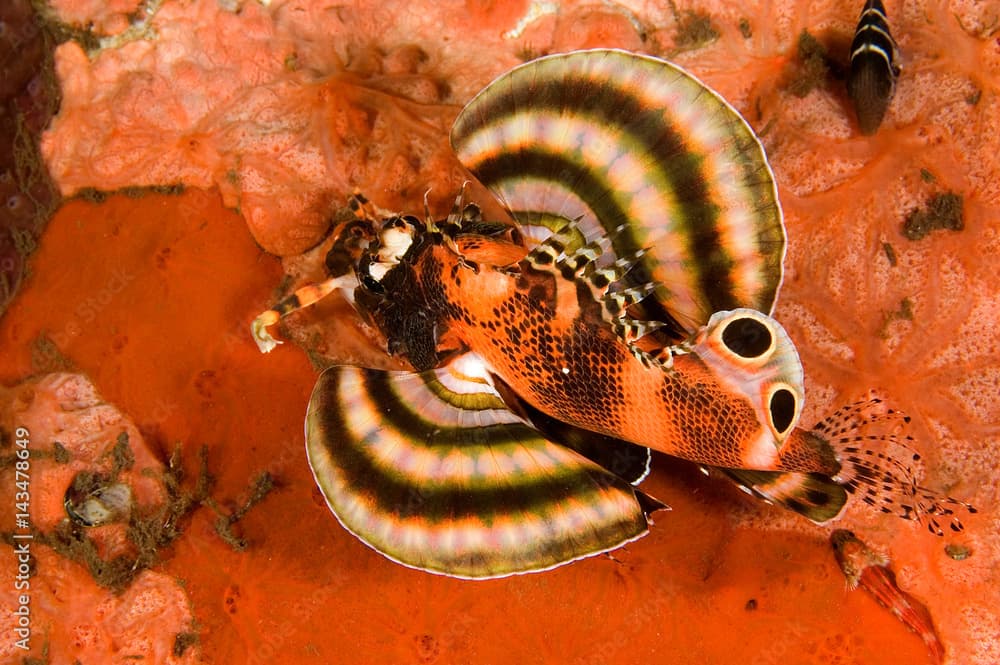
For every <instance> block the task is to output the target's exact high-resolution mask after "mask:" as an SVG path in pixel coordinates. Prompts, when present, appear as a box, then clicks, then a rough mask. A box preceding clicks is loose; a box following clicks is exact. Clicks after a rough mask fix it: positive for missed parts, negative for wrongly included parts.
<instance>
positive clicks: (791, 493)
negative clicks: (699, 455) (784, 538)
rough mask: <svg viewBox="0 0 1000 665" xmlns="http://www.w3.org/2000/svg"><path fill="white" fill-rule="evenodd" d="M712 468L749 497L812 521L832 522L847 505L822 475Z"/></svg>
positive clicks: (842, 493) (844, 493)
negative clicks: (767, 502)
mask: <svg viewBox="0 0 1000 665" xmlns="http://www.w3.org/2000/svg"><path fill="white" fill-rule="evenodd" d="M713 468H716V469H718V470H719V471H721V472H722V473H723V474H725V475H726V476H728V477H729V479H730V480H732V481H733V482H735V483H736V484H737V485H738V486H739V487H740V489H742V490H744V491H745V492H748V493H749V494H750V495H751V496H755V497H757V498H759V499H764V500H765V501H769V502H771V503H776V504H778V505H779V506H782V507H784V508H787V509H789V510H792V511H794V512H796V513H799V514H800V515H803V516H805V517H807V518H809V519H811V520H812V521H813V522H819V523H822V522H827V521H829V520H832V519H833V518H834V517H836V516H837V515H839V514H840V511H841V510H843V508H844V505H845V504H846V503H847V491H846V490H845V489H844V488H843V486H841V485H840V483H837V482H835V481H833V480H832V479H830V478H829V477H827V476H824V475H823V474H821V473H799V472H785V471H748V470H745V469H724V468H721V467H713Z"/></svg>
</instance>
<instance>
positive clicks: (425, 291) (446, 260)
mask: <svg viewBox="0 0 1000 665" xmlns="http://www.w3.org/2000/svg"><path fill="white" fill-rule="evenodd" d="M459 240H460V244H459V246H458V251H459V252H461V254H462V256H461V257H460V256H459V255H458V254H456V253H455V251H453V250H452V249H451V248H449V247H447V246H445V245H443V244H430V243H427V244H421V243H426V242H427V241H426V240H418V244H417V246H416V247H415V249H414V250H412V251H411V253H410V255H409V256H408V257H407V260H406V261H405V262H404V264H403V265H401V266H399V267H397V268H395V269H394V270H393V272H396V271H406V272H407V274H408V275H410V276H409V277H408V278H407V279H406V280H405V285H404V283H400V282H398V281H397V280H395V279H388V280H387V281H386V282H385V289H386V294H385V297H384V299H383V300H381V306H382V308H383V309H382V310H381V313H375V315H374V318H375V320H376V323H377V324H378V325H379V327H380V328H382V330H383V332H384V333H385V335H386V337H387V339H388V340H389V347H390V351H394V352H400V353H403V354H406V355H407V356H408V359H409V360H410V362H412V363H413V365H414V366H415V367H417V369H429V368H431V367H433V366H434V365H436V364H438V363H439V362H441V360H442V359H443V357H444V356H445V355H446V353H447V352H454V351H465V350H471V351H474V352H476V353H478V354H479V355H480V356H481V357H482V358H483V359H484V360H485V362H486V364H487V366H488V367H489V369H490V371H491V372H492V373H493V374H494V375H495V376H496V377H497V378H499V379H500V380H501V381H502V382H503V383H505V384H506V385H507V386H509V388H510V389H511V390H512V391H513V392H514V393H515V394H517V395H518V396H519V397H520V398H521V399H524V400H525V401H526V402H528V403H529V404H530V405H531V406H533V407H535V408H536V409H538V410H540V411H542V412H543V413H546V414H548V415H550V416H552V417H554V418H557V419H559V420H561V421H563V422H567V423H570V424H572V425H576V426H578V427H582V428H585V429H588V430H591V431H596V432H600V433H603V434H607V435H610V436H614V437H617V438H620V439H624V440H626V441H631V442H633V443H636V444H639V445H642V446H646V447H649V448H652V449H654V450H658V451H660V452H664V453H667V454H669V455H674V456H677V457H682V458H685V459H688V460H691V461H694V462H698V463H702V464H710V465H713V466H723V467H731V468H754V469H761V470H781V471H806V472H812V471H816V472H821V473H826V474H834V473H836V472H837V470H838V469H839V464H838V463H837V462H836V460H835V458H834V456H833V453H832V451H831V450H830V448H829V446H828V445H827V444H826V442H825V441H823V440H821V439H819V438H818V437H816V436H814V435H812V434H809V433H807V432H804V431H802V430H796V431H795V432H794V433H793V434H792V435H790V436H789V438H788V439H787V441H786V442H785V444H784V446H783V447H782V450H781V452H780V454H778V453H777V452H776V453H775V455H774V458H773V462H772V463H771V464H766V465H765V464H761V462H760V461H757V462H755V463H753V464H752V465H751V464H749V463H748V461H747V460H748V457H749V456H750V454H751V452H752V449H753V448H754V447H755V446H761V445H763V446H772V445H774V446H775V447H776V444H774V443H773V439H770V438H769V434H768V433H767V429H766V426H765V425H764V424H762V423H761V422H759V421H758V419H757V417H756V415H755V412H754V409H753V406H752V404H751V403H750V401H749V399H748V398H747V397H746V396H745V395H740V394H735V393H733V392H732V391H731V390H728V389H727V388H726V387H725V386H724V385H722V384H721V383H720V382H719V380H718V379H717V378H716V376H715V374H714V373H713V369H712V368H711V367H709V366H708V365H706V363H705V362H703V361H702V360H701V359H700V358H699V357H698V356H697V355H695V354H694V353H688V354H684V355H678V356H676V357H675V358H674V365H673V369H672V370H669V371H664V370H663V369H660V368H659V367H655V366H654V367H650V366H647V365H645V364H644V363H643V362H642V361H640V360H639V359H638V358H636V357H635V356H634V355H633V354H632V352H631V351H630V350H629V348H628V347H627V346H626V345H625V344H624V343H623V342H622V341H621V340H620V339H619V338H618V337H616V336H615V334H614V332H613V331H612V330H611V329H610V327H609V326H608V325H607V324H606V323H604V322H603V321H602V319H601V318H600V311H599V309H598V304H597V303H596V302H595V301H594V300H593V296H592V295H591V293H590V291H589V289H588V288H587V286H586V285H582V284H579V285H578V284H577V283H576V282H574V281H571V280H569V279H564V278H562V277H559V276H557V275H555V274H554V273H549V272H543V271H539V270H536V269H534V268H532V267H531V266H530V265H529V264H528V263H527V262H520V263H517V264H515V259H516V258H518V257H519V256H523V255H524V254H525V252H526V250H525V249H524V248H523V247H520V246H517V245H512V244H511V243H510V242H508V241H507V240H493V239H487V238H481V237H472V238H468V237H463V238H460V239H459ZM498 259H504V260H505V262H504V261H498ZM394 301H396V302H394ZM390 312H391V313H390ZM414 320H418V321H423V322H424V324H423V325H422V326H420V327H416V328H415V327H412V325H413V324H412V323H410V322H412V321H414ZM431 336H433V339H432V338H431ZM431 347H433V352H431ZM756 459H757V460H759V459H760V458H759V456H758V457H756Z"/></svg>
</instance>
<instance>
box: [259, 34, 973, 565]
mask: <svg viewBox="0 0 1000 665" xmlns="http://www.w3.org/2000/svg"><path fill="white" fill-rule="evenodd" d="M451 141H452V146H453V148H454V150H455V152H456V154H457V155H458V156H459V158H460V159H461V161H462V163H463V164H464V165H465V166H466V167H467V168H468V169H469V171H470V172H471V173H472V174H473V175H474V176H475V177H476V178H477V179H478V180H479V181H480V182H482V183H483V184H484V185H485V186H486V187H487V188H488V189H489V190H490V191H491V192H492V193H493V194H494V195H495V196H496V197H497V198H498V199H499V200H500V201H501V202H502V203H503V205H504V206H505V207H506V208H507V210H508V211H509V212H510V215H511V220H513V221H511V220H504V221H502V222H494V221H489V220H485V219H483V217H482V215H481V213H480V211H479V209H478V207H477V206H475V205H474V204H466V203H465V201H464V197H463V194H461V193H460V194H459V196H458V198H457V199H456V202H455V206H454V208H453V210H452V212H451V214H450V215H448V217H447V218H446V219H444V220H433V219H431V218H430V216H429V215H428V216H427V218H426V219H424V220H420V219H418V218H417V217H414V216H409V215H398V214H393V213H389V212H386V211H381V210H378V209H377V208H375V207H374V206H373V205H371V204H369V203H368V202H367V201H366V200H365V199H363V198H361V197H355V198H354V199H352V202H351V203H352V208H353V209H354V211H355V214H356V219H355V220H352V221H350V222H345V223H344V224H343V225H342V226H341V228H339V229H336V230H335V232H334V234H335V237H336V238H337V240H336V242H335V244H334V246H333V248H332V249H331V251H330V255H329V256H328V265H329V266H330V267H331V269H332V271H333V276H332V277H331V279H330V280H328V281H327V282H326V283H324V284H321V285H310V286H307V287H303V288H302V289H300V290H299V291H297V292H296V293H294V294H292V295H291V296H289V298H287V299H286V300H284V301H282V302H280V303H278V304H277V305H276V306H275V307H274V308H272V309H271V310H268V311H267V312H264V313H263V314H261V316H260V317H258V319H257V320H256V321H255V322H254V324H253V331H254V337H255V339H257V341H258V343H259V344H260V346H261V349H262V350H269V349H270V348H272V347H273V345H274V344H275V343H277V341H276V340H274V339H273V338H272V337H271V336H270V335H269V334H268V333H267V331H266V328H267V326H269V325H271V324H273V323H275V322H276V321H277V320H278V319H279V318H280V317H281V316H283V315H284V314H287V313H288V312H290V311H293V310H294V309H296V308H299V307H303V306H306V305H308V304H310V303H311V302H314V301H315V300H317V299H318V298H320V297H323V296H324V295H325V294H326V293H329V292H330V291H332V290H334V289H338V290H340V291H342V292H343V293H344V294H345V295H346V296H347V297H348V298H349V299H350V300H351V301H352V302H353V303H354V305H355V307H356V308H357V310H358V311H359V312H360V313H361V315H362V316H363V317H364V318H365V319H366V320H367V321H368V322H369V323H371V324H372V325H373V326H374V327H375V328H376V329H377V330H378V331H379V332H380V333H381V334H382V335H383V336H384V338H385V340H386V346H387V350H388V352H389V353H391V354H394V355H398V356H402V357H404V358H405V359H406V360H408V361H409V363H410V364H411V365H412V366H413V367H414V369H415V371H413V372H388V371H381V370H372V369H362V368H355V367H347V366H334V367H331V368H329V369H327V370H326V371H325V372H324V373H323V374H322V375H321V377H320V379H319V381H318V383H317V385H316V388H315V389H314V391H313V395H312V398H311V400H310V405H309V411H308V415H307V418H306V443H307V451H308V455H309V462H310V465H311V466H312V469H313V472H314V475H315V477H316V481H317V482H318V484H319V486H320V488H321V489H322V491H323V493H324V495H325V496H326V499H327V502H328V503H329V505H330V507H331V509H332V510H333V512H334V514H335V515H336V516H337V518H338V519H339V520H340V522H341V523H342V524H343V525H344V527H345V528H346V529H348V530H349V531H351V532H352V533H354V534H355V535H357V536H358V537H359V538H360V539H361V540H363V541H364V542H365V543H367V544H368V545H370V546H371V547H373V548H374V549H376V550H377V551H379V552H381V553H382V554H384V555H385V556H387V557H389V558H391V559H393V560H395V561H398V562H401V563H403V564H405V565H408V566H412V567H415V568H419V569H421V570H427V571H431V572H435V573H441V574H447V575H451V576H455V577H462V578H474V579H482V578H489V577H500V576H504V575H510V574H514V573H523V572H530V571H536V570H545V569H548V568H551V567H553V566H557V565H560V564H563V563H566V562H568V561H573V560H575V559H579V558H581V557H585V556H591V555H593V554H596V553H598V552H604V551H608V550H611V549H614V548H616V547H619V546H621V545H622V544H623V543H627V542H629V541H631V540H634V539H636V538H639V537H641V536H642V535H644V534H645V533H646V532H647V530H648V525H649V516H650V514H651V513H653V512H654V511H656V510H661V509H664V508H665V507H666V506H665V505H664V504H663V503H662V502H660V501H658V500H657V499H655V498H653V497H651V496H648V495H647V494H645V493H644V492H642V491H640V490H639V489H638V488H637V487H636V485H637V484H638V483H639V482H640V481H641V480H642V479H643V478H645V476H646V475H647V474H648V472H649V460H650V451H651V450H657V451H660V452H662V453H667V454H670V455H675V456H678V457H682V458H685V459H688V460H691V461H694V462H696V463H698V464H700V465H703V467H704V468H706V469H707V468H712V469H717V470H719V471H720V472H721V473H723V474H724V475H726V476H728V477H730V478H731V479H732V480H734V481H736V482H737V483H739V484H740V486H741V487H743V488H744V489H746V490H747V491H748V492H750V493H752V494H755V495H757V496H759V497H761V498H763V499H765V500H768V501H772V502H776V503H779V504H781V505H783V506H785V507H787V508H789V509H791V510H795V511H797V512H799V513H801V514H803V515H805V516H807V517H809V518H810V519H813V520H815V521H818V522H822V521H826V520H829V519H831V518H833V517H835V516H836V515H837V514H839V512H840V511H841V509H842V508H843V506H844V504H845V502H846V500H847V496H848V495H849V494H852V493H854V494H857V495H858V496H859V497H860V498H861V500H862V501H864V502H866V503H870V504H871V505H873V506H875V507H876V508H878V509H881V510H882V511H884V512H898V513H900V514H903V515H904V516H906V517H909V518H911V519H927V521H928V524H929V526H930V527H931V529H932V530H934V531H937V532H940V527H939V526H938V523H937V521H936V519H935V517H934V516H935V515H938V516H941V515H943V516H949V517H950V516H952V515H953V513H954V507H955V506H956V505H959V504H958V502H956V501H954V500H953V499H948V498H942V497H937V496H936V495H934V494H932V493H930V492H927V491H926V490H923V489H921V488H919V487H917V485H916V484H915V483H914V482H913V476H914V470H913V469H912V468H911V466H912V464H913V461H912V453H910V452H909V451H908V450H907V449H906V448H905V444H904V443H903V442H901V441H897V440H896V435H895V433H894V432H893V430H894V429H895V427H896V425H898V424H899V423H900V417H899V416H898V414H895V413H893V412H892V411H888V410H886V409H885V408H884V407H882V405H881V404H880V403H879V402H878V401H872V402H867V403H862V404H857V405H852V406H850V407H846V408H844V409H841V410H840V411H838V412H836V413H834V414H833V415H832V416H831V417H830V418H828V419H826V420H825V421H823V422H822V423H820V424H819V425H817V427H815V428H813V429H812V430H806V429H803V428H800V427H798V426H797V424H798V420H799V416H800V414H801V411H802V404H803V400H804V388H803V374H802V367H801V364H800V362H799V357H798V354H797V352H796V350H795V347H794V346H793V344H792V342H791V340H790V338H789V337H788V335H787V333H786V332H785V331H784V330H783V329H782V327H781V325H780V324H779V323H778V322H777V321H775V320H774V319H773V318H771V317H770V315H769V313H770V312H771V309H772V307H773V305H774V302H775V298H776V297H777V292H778V288H779V286H780V283H781V271H782V261H783V258H784V252H785V232H784V226H783V222H782V217H781V210H780V207H779V205H778V199H777V192H776V188H775V184H774V179H773V177H772V173H771V170H770V168H769V166H768V164H767V160H766V158H765V156H764V152H763V149H762V147H761V145H760V143H759V142H758V141H757V139H756V137H755V136H754V134H753V132H752V130H751V129H750V127H749V126H748V125H747V124H746V122H745V121H744V120H743V119H742V118H741V117H740V116H739V114H738V113H737V112H736V111H735V110H734V109H733V108H732V107H730V106H729V105H728V104H727V103H726V102H725V101H723V100H722V99H721V98H720V97H719V96H718V95H717V94H716V93H714V92H713V91H712V90H710V89H708V88H707V87H705V86H704V85H703V84H702V83H700V82H699V81H698V80H696V79H695V78H694V77H692V76H691V75H690V74H688V73H686V72H684V71H683V70H681V69H680V68H678V67H676V66H674V65H672V64H670V63H667V62H665V61H663V60H660V59H657V58H652V57H647V56H641V55H635V54H631V53H626V52H624V51H617V50H594V51H580V52H574V53H567V54H562V55H555V56H550V57H546V58H542V59H539V60H535V61H532V62H530V63H527V64H525V65H522V66H520V67H518V68H516V69H514V70H512V71H511V72H509V73H507V74H505V75H503V76H501V77H500V78H498V79H497V80H496V81H494V82H493V83H491V84H490V85H489V86H487V87H486V89H484V90H483V91H482V92H481V93H480V94H479V95H477V96H476V97H475V98H474V99H473V100H472V101H471V102H470V103H469V104H468V105H467V106H466V107H465V109H464V110H463V111H462V112H461V113H460V114H459V116H458V118H457V119H456V121H455V124H454V126H453V129H452V134H451ZM347 265H352V266H353V270H348V269H347V268H346V267H345V266H347ZM880 426H884V429H885V431H874V430H873V428H876V429H877V428H878V427H880ZM889 445H893V446H896V448H897V450H895V451H892V452H891V454H890V453H886V452H885V447H887V446H889ZM876 446H882V448H877V447H876ZM952 528H955V529H960V528H961V525H960V523H959V522H958V521H957V520H954V521H953V522H952Z"/></svg>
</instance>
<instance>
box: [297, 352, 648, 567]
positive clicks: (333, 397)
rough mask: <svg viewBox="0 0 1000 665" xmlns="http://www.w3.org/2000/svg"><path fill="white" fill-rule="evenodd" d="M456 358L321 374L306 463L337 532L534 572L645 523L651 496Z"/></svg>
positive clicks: (458, 562) (642, 529)
mask: <svg viewBox="0 0 1000 665" xmlns="http://www.w3.org/2000/svg"><path fill="white" fill-rule="evenodd" d="M466 358H467V356H460V357H459V358H458V359H456V361H454V362H452V363H451V364H450V365H449V366H448V367H445V368H441V369H436V370H430V371H425V372H422V373H408V372H385V371H378V370H367V369H361V368H355V367H340V366H335V367H331V368H329V369H328V370H326V371H325V372H324V373H323V374H322V375H321V376H320V378H319V380H318V382H317V384H316V387H315V389H314V390H313V395H312V397H311V399H310V403H309V412H308V416H307V419H306V445H307V452H308V455H309V464H310V466H311V468H312V470H313V474H314V476H315V477H316V481H317V483H318V484H319V487H320V489H321V490H322V492H323V494H324V496H325V497H326V500H327V503H328V504H329V506H330V508H331V510H332V511H333V513H334V514H335V515H336V517H337V519H338V520H339V521H340V523H341V524H342V525H343V526H344V527H345V528H346V529H347V530H348V531H350V532H351V533H353V534H354V535H356V536H357V537H358V538H359V539H361V540H362V541H363V542H364V543H366V544H367V545H369V546H370V547H372V548H373V549H375V550H377V551H378V552H380V553H382V554H383V555H385V556H386V557H388V558H390V559H392V560H394V561H397V562H399V563H402V564H404V565H407V566H410V567H413V568H418V569H421V570H426V571H428V572H433V573H439V574H443V575H449V576H453V577H461V578H471V579H485V578H493V577H503V576H506V575H512V574H517V573H526V572H532V571H537V570H546V569H548V568H552V567H554V566H558V565H561V564H564V563H567V562H569V561H573V560H575V559H579V558H582V557H586V556H591V555H593V554H598V553H601V552H606V551H609V550H612V549H615V548H617V547H619V546H621V545H623V544H624V543H627V542H630V541H632V540H635V539H636V538H640V537H642V536H643V535H645V533H646V532H647V530H648V520H647V518H646V516H647V514H648V512H649V511H652V510H656V509H658V508H660V507H661V506H662V504H660V503H659V502H657V501H656V500H655V499H652V498H651V497H646V496H644V495H642V494H641V493H640V492H638V491H637V490H636V489H635V488H633V487H632V486H631V485H630V484H629V483H628V482H626V481H624V480H622V479H621V478H619V477H618V476H616V475H614V474H612V473H610V472H608V471H607V470H605V469H603V468H601V467H600V466H598V465H597V464H595V463H593V462H591V461H590V460H588V459H586V458H585V457H583V456H582V455H580V454H579V453H577V452H574V451H573V450H571V449H569V448H567V447H565V446H562V445H559V444H556V443H554V442H553V441H551V440H549V439H547V438H546V437H544V436H543V435H542V434H540V433H539V432H538V431H537V430H535V429H534V428H532V427H530V426H529V425H527V424H525V423H524V422H523V421H522V420H521V419H520V418H518V417H517V416H516V415H515V414H514V413H512V412H511V411H510V410H509V409H507V407H506V406H505V404H504V402H503V400H501V398H500V396H499V395H498V394H497V393H496V392H495V391H494V390H493V389H492V388H491V387H490V385H489V384H488V382H486V381H485V380H484V379H483V378H482V377H481V376H480V375H478V374H477V373H475V372H472V373H470V371H469V369H468V368H469V367H471V366H473V365H474V364H475V363H470V362H464V364H463V359H466ZM479 366H480V367H481V364H479Z"/></svg>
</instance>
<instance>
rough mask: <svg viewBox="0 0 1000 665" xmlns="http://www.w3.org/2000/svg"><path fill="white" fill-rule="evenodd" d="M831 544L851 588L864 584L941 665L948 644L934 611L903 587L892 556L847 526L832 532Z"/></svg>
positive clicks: (864, 587) (862, 586) (863, 587)
mask: <svg viewBox="0 0 1000 665" xmlns="http://www.w3.org/2000/svg"><path fill="white" fill-rule="evenodd" d="M830 544H831V545H833V553H834V556H835V557H836V558H837V563H838V564H839V565H840V569H841V570H842V571H843V572H844V576H845V577H846V578H847V586H848V588H849V589H857V588H858V587H859V586H860V587H861V588H862V589H864V590H865V591H867V592H868V593H870V594H871V595H872V596H873V597H874V598H875V600H877V601H878V602H879V604H880V605H882V606H883V607H885V608H887V609H888V610H889V611H890V612H892V613H893V614H894V615H895V616H896V618H897V619H899V620H900V621H902V622H903V625H905V626H906V627H907V628H909V629H910V630H912V631H913V632H915V633H916V634H917V635H919V636H920V639H922V640H923V641H924V644H925V645H927V650H928V651H929V652H930V654H931V657H932V658H933V659H934V663H937V664H940V663H941V662H942V661H943V660H944V645H943V644H941V640H940V638H938V634H937V631H936V630H935V629H934V622H933V620H932V619H931V613H930V612H929V611H928V610H927V608H926V607H925V606H924V605H923V603H921V602H920V601H919V600H917V599H916V598H914V597H913V596H911V595H910V594H908V593H906V592H905V591H903V590H902V589H900V588H899V585H898V584H896V574H895V573H894V572H892V569H890V568H889V557H887V556H885V555H884V554H879V553H878V552H875V551H873V550H872V549H870V548H869V547H868V546H867V545H865V544H864V543H863V542H861V540H860V539H859V538H858V537H857V536H855V535H854V533H853V532H852V531H848V530H846V529H837V530H836V531H834V532H833V533H832V534H831V535H830Z"/></svg>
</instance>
